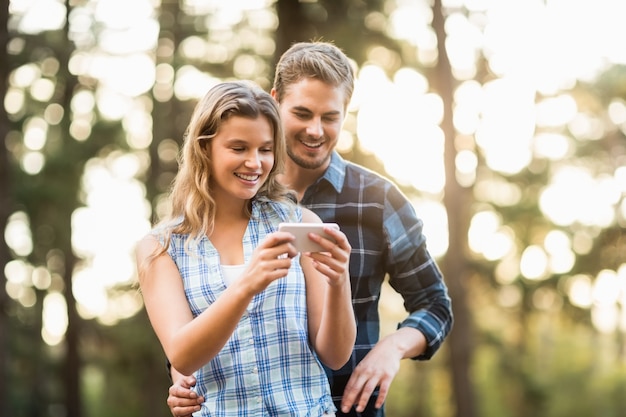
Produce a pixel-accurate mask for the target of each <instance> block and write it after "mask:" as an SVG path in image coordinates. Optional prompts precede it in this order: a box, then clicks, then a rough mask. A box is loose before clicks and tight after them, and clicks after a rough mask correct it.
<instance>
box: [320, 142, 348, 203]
mask: <svg viewBox="0 0 626 417" xmlns="http://www.w3.org/2000/svg"><path fill="white" fill-rule="evenodd" d="M346 165H347V163H346V161H345V160H344V159H343V158H342V157H341V155H339V154H338V153H337V151H333V153H332V154H331V155H330V164H329V165H328V168H326V172H324V175H322V177H321V178H320V179H319V180H318V182H319V181H321V180H326V181H328V183H329V184H330V185H332V186H333V188H334V189H335V191H337V193H340V192H341V190H342V189H343V183H344V180H345V178H346Z"/></svg>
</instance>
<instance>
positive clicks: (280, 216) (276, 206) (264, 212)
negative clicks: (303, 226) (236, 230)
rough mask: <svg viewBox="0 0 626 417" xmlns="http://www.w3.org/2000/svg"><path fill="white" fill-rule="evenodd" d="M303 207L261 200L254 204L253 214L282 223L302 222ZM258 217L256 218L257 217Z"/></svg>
mask: <svg viewBox="0 0 626 417" xmlns="http://www.w3.org/2000/svg"><path fill="white" fill-rule="evenodd" d="M302 210H303V207H301V206H299V205H298V204H296V203H294V202H291V201H290V200H287V201H278V200H270V199H259V200H255V201H254V202H253V206H252V214H253V216H255V214H256V215H257V216H258V217H260V218H265V219H268V220H271V219H274V220H277V221H280V222H286V221H290V222H293V221H301V219H302ZM255 217H256V216H255Z"/></svg>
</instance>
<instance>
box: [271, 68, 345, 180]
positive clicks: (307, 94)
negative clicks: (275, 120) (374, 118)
mask: <svg viewBox="0 0 626 417" xmlns="http://www.w3.org/2000/svg"><path fill="white" fill-rule="evenodd" d="M343 103H344V92H343V90H342V89H341V88H339V87H333V86H331V85H328V84H326V83H324V82H322V81H320V80H317V79H314V78H304V79H302V80H300V81H298V82H297V83H294V84H291V85H290V86H289V87H288V88H287V89H286V90H285V94H284V97H283V99H282V101H281V102H280V103H279V107H280V116H281V119H282V123H283V128H284V131H285V140H286V145H287V154H288V155H289V157H290V158H291V159H292V160H293V161H294V162H295V163H296V164H297V165H299V166H300V167H302V168H306V169H326V167H327V166H328V164H329V162H330V155H331V152H332V150H333V149H334V148H335V146H336V145H337V141H338V139H339V133H340V132H341V126H342V124H343V120H344V117H345V114H344V105H343Z"/></svg>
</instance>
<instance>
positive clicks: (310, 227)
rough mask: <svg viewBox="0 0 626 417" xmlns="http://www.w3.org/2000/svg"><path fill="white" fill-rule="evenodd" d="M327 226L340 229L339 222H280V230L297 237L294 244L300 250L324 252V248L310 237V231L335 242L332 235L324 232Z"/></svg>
mask: <svg viewBox="0 0 626 417" xmlns="http://www.w3.org/2000/svg"><path fill="white" fill-rule="evenodd" d="M325 226H326V227H332V228H333V229H336V230H339V225H338V224H337V223H280V224H279V225H278V231H279V232H289V233H291V234H292V235H294V236H295V237H296V240H294V242H293V245H294V246H295V247H296V249H297V250H298V252H322V251H323V250H324V248H322V247H321V246H320V245H318V244H317V243H315V242H313V241H312V240H311V239H309V233H316V234H318V235H320V236H323V237H324V238H326V239H328V240H330V241H332V242H334V241H335V240H334V239H333V238H332V237H330V236H329V235H328V234H326V233H324V230H323V228H324V227H325Z"/></svg>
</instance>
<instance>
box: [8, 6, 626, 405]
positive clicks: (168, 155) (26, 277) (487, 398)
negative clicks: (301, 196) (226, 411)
mask: <svg viewBox="0 0 626 417" xmlns="http://www.w3.org/2000/svg"><path fill="white" fill-rule="evenodd" d="M1 3H2V6H0V8H1V9H0V43H1V44H2V48H1V50H0V80H1V82H0V97H1V98H2V106H0V138H1V139H2V140H1V142H0V227H1V230H2V231H3V234H2V237H3V238H2V239H0V265H1V266H2V271H3V275H2V277H3V280H2V285H0V415H2V416H7V417H21V416H24V417H27V416H28V417H30V416H35V417H39V416H42V417H43V416H49V417H79V416H85V417H109V416H129V417H134V416H137V417H139V416H151V417H155V416H156V417H160V416H163V417H165V416H169V415H170V413H169V410H168V408H167V406H166V403H165V399H166V397H167V388H168V386H169V381H168V379H167V375H166V371H165V359H164V355H163V352H162V350H161V348H160V345H159V343H158V341H157V339H156V337H155V336H154V334H153V331H152V329H151V327H150V325H149V323H148V321H147V319H146V315H145V312H144V309H143V305H142V299H141V295H140V294H139V293H138V291H137V287H136V286H135V281H136V272H135V265H134V258H133V254H132V251H133V246H134V244H135V242H136V241H137V240H138V239H139V238H140V237H141V236H142V235H143V234H144V233H146V231H147V230H148V229H149V228H150V225H151V223H152V222H153V221H154V220H155V219H157V218H158V217H159V215H160V214H162V213H163V210H164V209H163V207H164V198H165V194H166V193H167V191H168V187H169V185H170V183H171V181H172V179H173V176H174V174H175V172H176V169H177V164H176V157H177V154H178V151H179V147H180V144H181V140H182V135H183V131H184V129H185V126H186V124H187V122H188V119H189V116H190V112H191V109H192V108H193V106H194V105H195V101H196V100H197V99H198V98H199V97H200V96H202V95H203V94H204V93H205V92H206V91H207V90H208V89H209V88H210V87H211V86H212V85H213V84H214V83H216V82H218V81H221V80H227V79H233V78H235V79H251V80H254V81H256V82H257V83H259V84H260V85H261V86H262V87H263V88H265V89H266V90H269V89H270V88H271V83H272V79H273V68H274V64H275V62H276V60H277V58H278V57H279V56H280V54H281V53H282V52H283V51H284V50H285V49H287V48H288V47H289V45H290V44H292V43H293V42H294V41H303V40H312V39H323V40H327V41H333V42H334V43H335V44H336V45H338V46H339V47H341V48H342V49H343V50H344V51H345V52H346V53H347V54H348V55H349V56H350V57H351V58H352V59H353V60H354V63H355V65H356V67H357V68H358V80H357V87H356V90H355V95H354V98H353V101H352V103H351V105H350V109H349V110H350V111H349V115H348V118H347V120H346V123H345V126H344V131H343V132H342V137H341V141H340V144H339V148H338V149H339V151H340V152H341V154H342V155H343V156H344V157H345V158H347V159H350V160H353V161H355V162H358V163H361V164H363V165H366V166H368V167H370V168H371V169H373V170H376V171H378V172H380V173H381V174H383V175H386V176H388V177H390V178H392V179H393V180H394V181H395V182H396V183H397V184H398V185H399V186H400V187H401V188H402V190H403V191H404V192H405V193H406V194H407V195H408V196H409V198H410V199H411V200H412V201H413V202H414V204H415V207H416V209H417V211H418V214H419V215H420V217H422V218H423V220H424V222H425V233H426V235H427V238H428V242H429V248H430V250H431V252H432V253H433V255H435V256H436V257H437V260H438V262H439V263H440V266H441V268H442V270H443V271H444V273H445V277H446V282H447V284H448V286H449V289H450V294H451V296H452V299H453V305H454V312H455V319H456V322H455V327H454V329H453V331H452V333H451V334H450V336H449V338H448V339H447V341H446V343H445V345H444V347H443V348H442V349H441V350H440V351H439V352H438V354H437V355H436V356H435V358H433V359H432V360H431V361H429V362H415V361H410V360H405V361H403V362H402V367H401V369H400V373H399V374H398V376H397V377H396V379H395V381H394V383H393V385H392V388H391V394H390V396H389V398H388V401H387V411H388V415H389V417H452V416H456V417H496V416H497V417H531V416H533V417H535V416H542V417H561V416H563V417H564V416H567V417H589V416H594V417H618V416H624V415H626V369H625V363H626V346H625V342H626V337H625V336H626V236H624V234H623V227H624V224H625V223H626V199H625V196H626V140H625V139H626V138H625V133H626V47H625V46H624V39H626V25H624V23H623V20H624V17H626V3H625V2H624V1H623V0H491V1H490V0H430V1H429V0H300V1H297V0H239V1H228V0H132V1H127V0H3V1H2V2H1ZM381 312H382V314H383V318H384V326H383V332H388V331H392V330H393V329H395V326H396V323H397V322H398V321H400V320H401V319H402V318H403V317H404V314H405V313H404V311H403V307H402V302H401V300H399V299H398V298H397V296H396V294H395V293H393V291H390V290H389V289H388V288H385V291H384V293H383V296H382V304H381Z"/></svg>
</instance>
